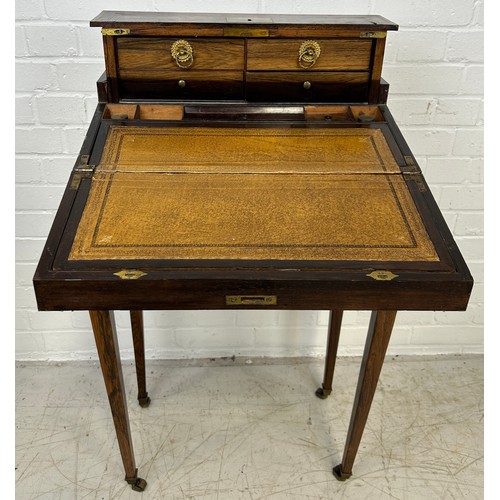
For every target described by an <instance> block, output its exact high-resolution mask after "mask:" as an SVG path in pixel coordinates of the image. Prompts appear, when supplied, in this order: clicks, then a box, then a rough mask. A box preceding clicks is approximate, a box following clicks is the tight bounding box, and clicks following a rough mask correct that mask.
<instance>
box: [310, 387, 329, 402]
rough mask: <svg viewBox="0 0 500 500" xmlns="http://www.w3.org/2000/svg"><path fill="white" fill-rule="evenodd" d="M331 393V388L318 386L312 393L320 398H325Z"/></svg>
mask: <svg viewBox="0 0 500 500" xmlns="http://www.w3.org/2000/svg"><path fill="white" fill-rule="evenodd" d="M331 393H332V390H331V389H323V387H320V388H319V389H316V392H315V393H314V394H316V396H318V398H320V399H326V398H327V397H328V396H329V395H330V394H331Z"/></svg>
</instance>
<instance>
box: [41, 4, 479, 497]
mask: <svg viewBox="0 0 500 500" xmlns="http://www.w3.org/2000/svg"><path fill="white" fill-rule="evenodd" d="M91 26H99V27H102V28H103V29H102V33H103V40H104V54H105V61H106V73H105V74H104V75H103V76H102V77H101V78H100V79H99V81H98V95H99V104H98V106H97V109H96V112H95V115H94V118H93V120H92V123H91V124H90V127H89V130H88V134H87V136H86V138H85V141H84V143H83V146H82V149H81V151H80V154H79V156H78V159H77V162H76V165H75V167H74V169H73V171H72V173H71V177H70V179H69V182H68V185H67V187H66V190H65V192H64V196H63V199H62V201H61V205H60V207H59V210H58V212H57V215H56V217H55V221H54V225H53V227H52V229H51V231H50V234H49V237H48V240H47V244H46V246H45V249H44V250H43V255H42V257H41V259H40V263H39V266H38V269H37V271H36V274H35V277H34V285H35V290H36V296H37V300H38V307H39V309H40V310H82V309H83V310H89V311H90V317H91V320H92V327H93V330H94V335H95V340H96V345H97V350H98V353H99V358H100V362H101V367H102V372H103V375H104V381H105V385H106V389H107V392H108V396H109V401H110V405H111V411H112V414H113V418H114V424H115V428H116V435H117V439H118V442H119V446H120V451H121V455H122V458H123V464H124V467H125V475H126V477H125V479H126V480H127V481H128V482H129V483H131V484H132V486H133V488H134V489H137V490H143V489H144V487H145V485H146V482H145V481H144V480H143V479H141V478H139V477H138V475H137V469H136V464H135V460H134V453H133V449H132V437H131V433H130V427H129V422H128V416H127V407H126V400H125V391H124V387H123V378H122V371H121V367H120V354H119V350H118V344H117V338H116V332H115V326H114V322H113V317H112V312H111V311H113V310H115V309H125V310H130V314H131V322H132V334H133V339H134V349H135V356H136V366H137V380H138V386H139V391H138V399H139V403H140V404H141V405H142V406H147V405H148V404H149V402H150V399H149V397H148V393H147V391H146V379H145V362H144V341H143V324H142V310H145V309H153V310H154V309H181V310H188V309H306V310H307V309H314V310H320V309H321V310H329V311H331V318H330V324H329V328H328V342H327V353H326V366H325V374H324V380H323V385H322V387H321V388H320V389H318V390H317V391H316V395H317V396H319V397H320V398H326V397H327V396H328V395H329V394H330V393H331V391H332V377H333V371H334V365H335V357H336V351H337V345H338V340H339V333H340V327H341V319H342V311H344V310H372V311H373V313H372V317H371V321H370V326H369V329H368V335H367V341H366V348H365V352H364V356H363V361H362V364H361V371H360V376H359V382H358V386H357V390H356V395H355V400H354V408H353V413H352V418H351V422H350V426H349V431H348V435H347V442H346V446H345V451H344V455H343V458H342V460H341V463H340V464H339V465H337V466H336V467H334V469H333V472H334V474H335V476H336V477H337V478H338V479H341V480H343V479H346V478H348V477H349V476H350V475H351V473H352V466H353V462H354V459H355V455H356V452H357V449H358V446H359V443H360V440H361V436H362V433H363V429H364V426H365V422H366V420H367V417H368V412H369V409H370V404H371V401H372V398H373V395H374V392H375V387H376V384H377V380H378V377H379V373H380V371H381V368H382V363H383V360H384V355H385V352H386V348H387V345H388V343H389V338H390V336H391V331H392V327H393V324H394V320H395V318H396V311H398V310H403V309H404V310H464V309H465V308H466V306H467V302H468V299H469V295H470V292H471V288H472V277H471V275H470V273H469V271H468V269H467V267H466V265H465V263H464V260H463V259H462V256H461V255H460V252H459V250H458V248H457V246H456V244H455V242H454V240H453V238H452V236H451V234H450V232H449V230H448V229H447V227H446V224H445V222H444V220H443V217H442V215H441V213H440V211H439V209H438V207H437V205H436V203H435V201H434V199H433V197H432V195H431V192H430V190H429V188H428V186H427V184H426V182H425V180H424V178H423V176H422V173H421V171H420V169H419V167H418V165H417V162H416V161H415V158H414V156H413V154H412V153H411V151H410V149H409V148H408V145H407V144H406V142H405V140H404V139H403V137H402V135H401V133H400V131H399V129H398V127H397V125H396V123H395V122H394V120H393V118H392V116H391V114H390V112H389V109H388V108H387V106H386V105H385V102H386V97H387V93H388V84H387V83H386V82H384V81H383V80H381V70H382V59H383V52H384V44H385V40H386V34H387V31H388V30H395V29H397V26H396V25H395V24H393V23H391V22H390V21H387V20H386V19H384V18H382V17H380V16H320V17H303V16H297V17H295V16H275V15H273V16H271V17H268V16H266V17H264V16H260V15H259V16H253V15H252V16H244V15H223V14H167V13H138V12H134V13H127V12H103V13H101V14H100V15H99V16H98V17H97V18H95V19H94V20H93V21H92V22H91Z"/></svg>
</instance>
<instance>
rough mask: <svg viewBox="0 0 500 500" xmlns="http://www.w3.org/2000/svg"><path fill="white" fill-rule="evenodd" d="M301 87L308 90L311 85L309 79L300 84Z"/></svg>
mask: <svg viewBox="0 0 500 500" xmlns="http://www.w3.org/2000/svg"><path fill="white" fill-rule="evenodd" d="M302 87H304V88H305V89H306V90H309V89H310V88H311V87H312V84H311V82H309V81H307V80H306V81H305V82H304V83H303V84H302Z"/></svg>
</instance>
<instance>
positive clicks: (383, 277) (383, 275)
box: [367, 270, 399, 281]
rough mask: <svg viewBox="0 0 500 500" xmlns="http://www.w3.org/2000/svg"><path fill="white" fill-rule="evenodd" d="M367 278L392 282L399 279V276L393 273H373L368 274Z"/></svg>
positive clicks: (380, 271)
mask: <svg viewBox="0 0 500 500" xmlns="http://www.w3.org/2000/svg"><path fill="white" fill-rule="evenodd" d="M367 276H370V278H373V279H374V280H377V281H391V280H392V279H394V278H397V277H398V276H399V274H394V273H393V272H391V271H382V270H378V271H372V272H371V273H370V274H367Z"/></svg>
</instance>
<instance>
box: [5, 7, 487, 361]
mask: <svg viewBox="0 0 500 500" xmlns="http://www.w3.org/2000/svg"><path fill="white" fill-rule="evenodd" d="M208 5H209V4H207V2H205V1H202V0H194V1H190V2H186V1H185V0H182V1H181V0H179V1H177V0H171V1H168V2H167V1H160V0H142V1H141V0H125V1H124V0H121V1H109V2H106V5H105V7H104V6H103V4H102V2H97V1H96V0H86V1H83V0H76V1H73V2H64V1H63V0H17V1H16V5H15V7H16V25H15V40H16V48H15V54H16V82H15V85H16V137H15V139H16V349H17V356H18V358H20V359H27V358H31V359H63V358H88V357H95V347H94V343H93V337H92V334H91V331H90V322H89V319H88V317H87V314H86V313H84V312H75V313H71V312H38V311H37V310H36V303H35V299H34V294H33V289H32V286H31V279H32V276H33V273H34V270H35V266H36V262H37V261H38V258H39V256H40V252H41V250H42V246H43V243H44V240H45V238H46V236H47V233H48V231H49V229H50V225H51V223H52V220H53V217H54V214H55V211H56V209H57V206H58V204H59V201H60V198H61V195H62V192H63V189H64V185H65V184H66V181H67V178H68V174H69V172H70V170H71V168H72V166H73V163H74V161H75V157H76V154H77V152H78V150H79V148H80V145H81V141H82V139H83V136H84V133H85V129H86V126H87V124H88V123H89V121H90V118H91V116H92V114H93V111H94V108H95V105H96V102H97V99H96V87H95V81H96V80H97V78H98V77H99V76H100V75H101V73H102V72H103V70H104V63H103V57H102V48H101V37H100V33H99V29H91V28H89V27H88V22H89V21H90V19H92V18H93V17H94V16H96V15H97V14H98V13H99V12H100V11H101V10H102V8H106V9H108V10H113V9H116V10H127V9H129V10H146V11H151V10H157V11H165V10H170V11H183V10H192V11H198V12H203V11H205V10H206V9H212V10H213V11H218V12H223V11H227V12H248V13H254V12H260V13H273V12H274V13H279V12H281V13H300V14H307V13H311V14H321V13H323V14H336V13H338V14H346V13H352V14H380V15H383V16H385V17H387V18H388V19H390V20H392V21H394V22H396V23H398V24H399V25H400V31H398V32H392V33H389V35H388V43H387V50H386V58H385V70H384V73H383V76H384V78H385V79H386V80H388V81H389V83H390V84H391V88H390V99H389V105H390V107H391V110H392V112H393V114H394V116H395V118H396V121H397V122H398V123H399V124H400V126H401V128H402V130H403V133H404V134H405V137H406V138H407V141H408V143H409V144H410V146H411V147H412V149H413V151H414V153H415V155H416V156H417V158H418V160H419V162H420V164H421V166H422V168H423V169H424V172H425V174H426V177H427V180H428V182H429V183H430V185H431V189H432V191H433V193H434V195H435V196H436V199H437V201H438V203H439V205H440V207H441V209H442V210H443V213H444V215H445V218H446V220H447V222H448V223H449V225H450V228H451V230H452V231H453V232H454V234H455V236H456V239H457V242H458V244H459V246H460V247H461V249H462V251H463V253H464V256H465V258H466V259H467V261H468V264H469V266H470V268H471V271H472V273H473V275H474V277H475V280H476V285H475V289H474V292H473V295H472V299H471V304H470V307H469V309H468V310H467V311H466V312H453V313H448V312H447V313H438V312H436V313H434V312H426V313H420V312H418V313H416V312H401V313H400V314H399V317H398V320H397V323H396V329H395V332H394V336H393V340H392V343H391V346H390V351H391V352H392V353H401V354H406V353H425V354H429V353H440V352H454V353H460V352H481V351H482V346H483V329H482V322H483V314H482V313H483V284H482V283H483V246H482V234H483V232H482V228H483V189H482V182H483V168H482V165H483V163H482V154H483V148H482V124H483V111H482V108H483V64H482V61H483V2H482V1H481V0H442V1H441V2H436V1H435V0H410V1H407V2H395V1H394V0H361V1H358V2H352V1H348V0H338V1H335V2H327V1H320V0H309V1H307V2H305V1H301V0H295V1H285V0H245V1H241V0H232V1H228V0H224V1H220V2H217V3H216V4H210V6H208ZM368 318H369V314H368V313H367V312H353V311H350V312H346V313H345V319H344V331H343V336H342V341H341V346H340V353H341V354H359V353H360V352H361V351H362V346H363V342H364V338H365V334H366V327H367V324H368ZM145 324H146V341H147V353H148V356H155V357H205V356H224V355H226V356H230V355H233V354H236V355H240V354H241V355H268V356H281V355H317V354H322V353H323V352H324V346H325V329H326V324H327V313H325V312H322V311H320V312H310V311H265V312H256V311H230V312H219V311H211V312H209V313H206V312H182V311H171V312H166V311H165V312H164V311H158V312H154V313H153V312H150V313H146V314H145ZM117 325H118V329H119V334H120V341H121V347H122V348H123V350H124V351H125V355H127V354H128V355H130V354H131V349H132V344H131V339H130V334H129V321H128V315H127V313H126V312H118V313H117Z"/></svg>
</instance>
